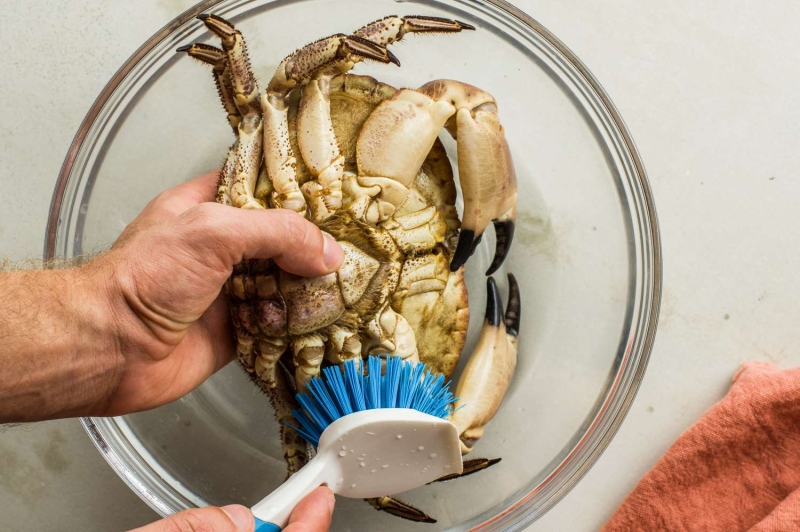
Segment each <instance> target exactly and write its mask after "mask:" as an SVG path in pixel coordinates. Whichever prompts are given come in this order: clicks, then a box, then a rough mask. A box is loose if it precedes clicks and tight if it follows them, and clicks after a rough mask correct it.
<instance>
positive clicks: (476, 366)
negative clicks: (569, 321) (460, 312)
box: [450, 274, 520, 454]
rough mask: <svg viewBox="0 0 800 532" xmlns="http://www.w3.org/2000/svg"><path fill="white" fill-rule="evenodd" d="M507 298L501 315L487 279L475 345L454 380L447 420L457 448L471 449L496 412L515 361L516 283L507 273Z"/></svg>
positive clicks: (499, 302)
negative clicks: (458, 444) (454, 400)
mask: <svg viewBox="0 0 800 532" xmlns="http://www.w3.org/2000/svg"><path fill="white" fill-rule="evenodd" d="M508 284H509V298H508V306H507V307H506V311H505V315H503V313H502V308H503V301H502V299H501V298H500V294H499V293H498V291H497V284H496V283H495V281H494V279H493V278H492V277H489V278H488V279H487V289H488V292H489V297H488V299H487V302H486V320H485V321H484V323H483V329H482V330H481V336H480V338H479V339H478V345H477V346H476V347H475V351H474V352H473V353H472V356H470V359H469V361H468V362H467V366H466V368H465V369H464V373H463V374H462V375H461V378H460V379H459V381H458V387H457V388H456V394H455V395H456V397H458V398H459V400H458V402H457V403H456V404H455V411H454V413H453V415H452V416H451V418H450V421H452V422H453V424H454V425H455V426H456V427H457V428H458V433H459V436H460V438H461V452H462V453H463V454H467V453H469V452H470V451H471V450H472V447H473V446H474V445H475V442H477V441H478V440H479V439H480V438H481V436H483V429H484V427H485V426H486V424H487V423H488V422H489V421H490V420H491V419H492V418H493V417H494V415H495V414H496V413H497V409H498V408H499V407H500V403H501V402H502V401H503V398H504V397H505V394H506V392H507V391H508V387H509V385H510V384H511V377H512V376H513V375H514V369H515V367H516V365H517V336H518V335H519V323H520V295H519V286H518V285H517V281H516V279H515V278H514V276H513V275H511V274H508Z"/></svg>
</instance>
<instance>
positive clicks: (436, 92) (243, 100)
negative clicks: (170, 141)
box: [178, 15, 520, 522]
mask: <svg viewBox="0 0 800 532" xmlns="http://www.w3.org/2000/svg"><path fill="white" fill-rule="evenodd" d="M199 18H200V19H201V20H202V21H203V22H204V23H205V25H206V26H207V27H208V29H209V30H211V32H212V33H214V34H215V35H216V36H217V37H218V38H219V41H220V43H221V48H217V47H214V46H210V45H207V44H199V43H195V44H192V45H187V46H183V47H181V48H179V49H178V51H181V52H188V54H189V55H190V56H192V57H194V58H196V59H199V60H201V61H203V62H204V63H207V64H209V65H211V66H212V67H213V73H214V79H215V81H216V84H217V89H218V91H219V95H220V99H221V101H222V104H223V106H224V108H225V110H226V112H227V115H228V122H229V124H230V125H231V128H232V129H233V132H234V134H235V136H236V140H235V142H234V144H233V146H231V148H230V149H229V151H228V156H227V159H226V161H225V163H224V165H223V168H222V171H221V174H220V182H219V190H218V194H217V201H218V202H220V203H223V204H226V205H231V206H232V207H237V208H244V209H264V208H282V209H290V210H293V211H295V212H297V213H298V214H299V215H301V216H304V217H307V218H308V219H309V220H311V221H312V222H314V223H315V224H317V225H318V226H319V227H320V228H321V229H322V230H323V231H325V232H327V233H328V234H330V235H331V236H333V237H334V238H335V239H336V240H337V241H338V242H339V243H340V245H341V246H342V248H343V249H344V252H345V262H344V264H343V265H342V267H341V268H340V269H339V271H338V272H336V273H333V274H330V275H327V276H323V277H316V278H302V277H298V276H295V275H292V274H289V273H287V272H285V271H282V270H280V269H279V268H278V267H277V266H276V265H275V264H274V262H272V261H270V260H246V261H243V262H242V263H241V264H239V265H237V266H236V267H235V268H234V272H233V275H232V276H231V278H230V280H229V281H228V284H227V287H226V288H227V292H228V295H229V299H230V307H231V315H232V318H233V323H234V329H235V331H234V332H235V336H236V340H237V349H238V354H239V360H240V361H241V363H242V365H243V366H244V368H245V369H246V370H247V371H248V372H249V373H250V375H251V376H252V377H253V379H254V380H255V382H256V383H258V384H259V386H260V387H261V388H262V389H263V390H264V391H265V392H266V393H267V395H268V396H269V398H270V401H271V403H272V406H273V408H274V409H275V413H276V418H277V420H278V421H279V422H281V427H282V429H281V431H282V432H281V437H282V444H283V448H284V452H285V458H286V462H287V466H288V470H289V474H292V473H294V472H295V471H297V470H298V469H299V468H300V467H302V466H303V465H304V464H305V463H306V462H307V461H308V458H309V453H310V452H312V450H311V449H309V446H308V444H307V443H306V442H305V441H304V440H303V439H302V438H301V437H300V436H299V435H298V434H297V432H296V431H294V430H293V429H292V428H291V427H288V426H287V425H296V424H297V423H296V421H295V420H294V419H293V418H292V414H291V412H292V410H294V409H295V408H298V405H297V403H296V400H295V398H294V395H295V393H296V392H297V391H303V390H304V388H305V385H306V383H307V382H308V380H309V379H310V378H312V377H315V376H317V375H319V373H320V369H321V368H323V367H325V366H328V365H334V364H340V363H342V362H344V361H345V360H349V359H355V360H357V361H360V360H361V359H362V358H363V357H366V356H368V355H379V356H382V357H389V356H399V357H402V358H403V359H404V360H407V361H411V362H415V363H416V362H422V363H424V364H427V365H428V366H429V367H431V368H432V369H433V370H435V371H437V372H440V373H443V374H444V375H445V376H448V377H449V376H450V374H451V373H452V372H453V370H454V368H455V366H456V364H457V362H458V359H459V356H460V354H461V350H462V348H463V347H464V342H465V339H466V332H467V324H468V322H469V311H468V304H467V290H466V286H465V284H464V264H465V263H466V262H467V259H468V258H469V257H470V255H471V254H472V253H473V252H474V250H475V247H476V246H477V244H478V242H479V241H480V239H481V236H482V235H483V232H484V230H485V229H486V227H487V226H488V224H489V222H493V223H494V226H495V234H496V237H497V238H496V240H497V249H496V253H495V258H494V261H493V262H492V265H491V266H490V268H489V271H488V272H487V275H490V274H492V273H494V271H496V270H497V269H498V268H499V267H500V265H501V264H502V262H503V260H504V258H505V256H506V254H507V252H508V250H509V248H510V245H511V239H512V237H513V232H514V217H515V213H516V199H517V184H516V176H515V173H514V168H513V163H512V161H511V155H510V153H509V149H508V145H507V143H506V140H505V137H504V132H503V127H502V126H501V125H500V122H499V119H498V114H497V104H496V102H495V100H494V98H493V97H492V96H491V95H490V94H489V93H487V92H485V91H483V90H481V89H479V88H477V87H473V86H471V85H467V84H465V83H462V82H458V81H452V80H436V81H432V82H430V83H427V84H425V85H423V86H422V87H420V88H419V89H416V90H412V89H401V90H398V89H395V88H393V87H391V86H389V85H386V84H384V83H380V82H378V81H376V80H375V79H373V78H371V77H366V76H357V75H352V74H348V72H349V71H350V70H351V69H352V68H353V67H354V66H355V64H356V63H358V62H360V61H363V60H371V61H378V62H382V63H395V64H396V65H398V66H399V64H400V63H399V61H398V60H397V58H396V57H395V56H394V55H393V54H392V53H391V52H390V51H389V50H388V49H387V46H388V45H390V44H392V43H393V42H396V41H398V40H400V39H401V38H403V36H404V35H405V34H407V33H412V32H433V33H455V32H460V31H463V30H473V29H474V28H473V27H472V26H470V25H468V24H465V23H463V22H458V21H454V20H448V19H441V18H434V17H422V16H409V17H396V16H390V17H386V18H384V19H382V20H379V21H376V22H373V23H371V24H368V25H366V26H364V27H363V28H361V29H359V30H357V31H356V32H355V33H354V34H352V35H344V34H337V35H333V36H331V37H327V38H324V39H320V40H318V41H316V42H314V43H311V44H309V45H308V46H306V47H304V48H301V49H300V50H297V51H296V52H294V53H293V54H291V55H289V56H288V57H287V58H286V59H284V61H283V62H282V63H281V64H280V66H279V67H278V69H277V72H276V73H275V75H274V76H273V78H272V80H271V81H270V83H269V85H268V87H267V89H266V91H265V92H264V93H261V92H260V91H259V88H258V86H257V83H256V80H255V77H254V76H253V74H252V72H251V69H250V63H249V58H248V54H247V48H246V45H245V41H244V39H243V37H242V35H241V33H240V32H239V31H238V30H236V28H235V27H234V26H233V25H232V24H231V23H230V22H228V21H226V20H224V19H222V18H220V17H217V16H214V15H201V16H200V17H199ZM443 128H444V129H446V130H447V131H448V132H450V134H451V135H452V136H453V137H454V138H456V139H457V147H458V163H459V180H460V183H461V188H462V192H463V199H464V212H463V215H462V219H461V220H459V217H458V214H457V212H456V208H455V200H456V188H455V183H454V181H453V171H452V168H451V165H450V161H449V159H448V157H447V154H446V152H445V150H444V147H443V145H442V143H441V142H440V141H439V139H438V138H437V137H438V135H439V133H440V131H441V130H442V129H443ZM487 286H488V291H489V297H488V303H487V309H486V319H485V321H484V324H483V328H482V331H481V336H480V338H479V341H478V344H477V346H476V348H475V350H474V352H473V353H472V355H471V356H470V359H469V360H468V362H467V365H466V367H465V369H464V372H463V374H462V376H461V379H460V381H459V383H458V387H457V389H456V393H455V395H456V396H457V397H459V398H460V399H459V401H458V402H457V403H456V405H455V407H454V413H453V414H452V415H451V418H450V420H451V421H452V422H453V423H454V424H455V425H456V427H457V428H458V430H459V434H460V437H461V442H462V452H463V453H464V454H466V453H468V452H470V451H471V450H472V447H473V446H474V445H475V443H476V441H477V440H478V439H479V438H480V437H481V435H482V434H483V430H484V426H485V425H486V423H488V422H489V420H491V418H492V417H493V416H494V414H495V413H496V412H497V409H498V407H499V406H500V403H501V401H502V399H503V397H504V395H505V393H506V391H507V390H508V386H509V384H510V381H511V377H512V375H513V372H514V368H515V366H516V353H517V334H518V330H519V317H520V297H519V289H518V287H517V283H516V281H515V280H514V277H513V276H512V275H510V274H509V287H510V296H509V303H508V307H507V308H506V310H505V312H503V310H502V301H501V298H500V296H499V293H498V290H497V286H496V284H495V282H494V280H493V279H492V278H491V277H489V278H488V280H487ZM497 461H499V459H495V460H486V459H474V460H468V461H466V462H465V467H464V475H466V474H470V473H474V472H476V471H479V470H481V469H485V468H486V467H489V466H491V465H493V464H494V463H496V462H497ZM462 476H463V475H462ZM449 479H450V477H448V478H447V479H442V480H449ZM369 502H370V504H372V505H373V506H374V507H375V508H378V509H381V510H385V511H387V512H389V513H392V514H394V515H398V516H400V517H404V518H407V519H412V520H414V521H423V522H433V521H434V520H433V519H431V518H430V517H429V516H428V515H427V514H425V513H424V512H422V511H420V510H417V509H416V508H413V507H411V506H409V505H407V504H405V503H402V502H400V501H398V500H396V499H394V498H392V497H378V498H375V499H370V500H369Z"/></svg>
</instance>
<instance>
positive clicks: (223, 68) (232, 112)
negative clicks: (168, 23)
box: [175, 43, 242, 135]
mask: <svg viewBox="0 0 800 532" xmlns="http://www.w3.org/2000/svg"><path fill="white" fill-rule="evenodd" d="M175 51H176V52H186V53H187V54H188V55H189V57H192V58H194V59H197V60H198V61H200V62H202V63H205V64H207V65H211V67H212V73H213V74H214V83H215V84H216V85H217V93H218V94H219V99H220V101H221V102H222V107H223V108H224V109H225V112H226V113H227V114H228V123H229V124H230V125H231V128H233V134H234V135H236V134H237V133H238V127H239V122H241V121H242V115H241V113H240V112H239V108H238V107H236V102H235V100H234V92H233V85H232V84H231V75H230V71H229V70H228V55H227V54H226V53H225V51H224V50H220V49H219V48H216V47H214V46H209V45H208V44H203V43H193V44H187V45H186V46H181V47H180V48H178V49H177V50H175Z"/></svg>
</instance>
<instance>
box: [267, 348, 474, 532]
mask: <svg viewBox="0 0 800 532" xmlns="http://www.w3.org/2000/svg"><path fill="white" fill-rule="evenodd" d="M384 364H385V370H384ZM366 369H367V372H366V375H365V374H364V372H363V371H362V369H361V361H360V360H358V361H356V360H348V361H347V362H345V363H344V364H342V367H339V366H331V367H329V368H326V369H324V370H323V371H322V376H321V377H315V378H313V379H311V380H309V381H308V383H307V385H306V387H307V393H300V394H298V395H297V400H298V402H299V403H300V405H301V407H302V408H299V409H296V410H294V411H293V412H292V416H293V417H294V418H295V420H297V423H298V424H299V425H300V426H292V427H293V428H294V429H295V430H297V431H298V433H300V435H302V436H303V438H304V439H306V441H308V442H309V443H311V444H312V445H314V446H315V447H316V448H317V454H316V455H315V456H314V458H313V459H312V460H310V461H309V462H308V464H306V465H305V466H304V467H303V468H302V469H300V471H298V472H297V473H295V474H294V475H293V476H292V477H290V478H289V480H287V481H286V482H284V483H283V484H282V485H281V486H280V487H279V488H278V489H276V490H275V491H273V492H272V493H271V494H270V495H268V496H267V497H266V498H265V499H264V500H262V501H261V502H259V503H258V504H256V505H255V506H253V514H254V515H255V517H256V531H257V532H267V531H269V532H272V531H279V530H281V529H282V528H283V527H285V526H286V524H287V523H288V521H289V515H290V514H291V512H292V510H293V509H294V507H295V505H296V504H297V503H298V502H300V500H302V499H303V497H305V496H306V495H307V494H309V493H310V492H311V491H312V490H314V489H315V488H317V487H318V486H323V485H326V486H328V487H329V488H330V489H331V490H333V492H334V493H336V494H338V495H343V496H345V497H352V498H371V497H380V496H384V495H394V494H396V493H400V492H403V491H408V490H410V489H413V488H416V487H419V486H423V485H425V484H428V483H429V482H432V481H434V480H436V479H439V478H442V477H444V476H447V475H452V474H460V473H461V472H462V471H463V464H462V461H461V452H460V445H459V440H458V430H457V429H456V427H455V425H453V424H452V423H450V422H449V421H447V420H446V418H447V417H448V416H450V414H451V413H452V405H453V403H455V401H456V400H457V398H455V397H453V394H452V393H451V392H450V390H449V387H448V385H449V383H448V382H445V379H444V376H443V375H441V374H435V373H433V372H432V371H431V370H430V369H429V368H427V367H426V366H425V365H424V364H422V363H411V362H404V361H403V360H401V359H400V357H388V358H387V359H385V360H384V359H382V358H380V357H374V356H371V357H368V358H367V360H366ZM367 464H370V466H374V467H366V465H367ZM376 464H377V465H376ZM378 465H379V466H380V467H378Z"/></svg>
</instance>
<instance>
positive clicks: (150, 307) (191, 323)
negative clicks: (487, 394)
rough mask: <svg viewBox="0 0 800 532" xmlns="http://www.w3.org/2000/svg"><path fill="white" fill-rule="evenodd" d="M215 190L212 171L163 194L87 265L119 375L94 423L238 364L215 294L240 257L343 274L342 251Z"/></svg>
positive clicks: (305, 227) (302, 271) (305, 228)
mask: <svg viewBox="0 0 800 532" xmlns="http://www.w3.org/2000/svg"><path fill="white" fill-rule="evenodd" d="M216 182H217V173H216V172H214V173H210V174H206V175H204V176H201V177H199V178H197V179H195V180H193V181H190V182H188V183H185V184H183V185H180V186H178V187H175V188H173V189H170V190H167V191H166V192H164V193H162V194H161V195H159V196H158V197H157V198H155V199H154V200H153V201H151V202H150V203H149V204H148V205H147V206H146V207H145V209H144V210H143V211H142V213H141V214H140V215H139V216H138V217H137V218H136V219H135V220H134V221H133V222H132V223H131V224H130V225H129V226H128V227H127V228H126V229H125V231H124V232H123V233H122V235H121V236H120V237H119V239H118V240H117V242H116V243H115V244H114V245H113V247H112V248H111V250H110V251H109V252H108V253H106V254H104V255H102V256H101V257H99V258H98V259H96V260H95V261H92V263H94V264H93V265H92V264H90V267H92V266H93V267H100V268H102V269H105V271H106V272H107V273H108V277H107V282H105V283H104V284H105V286H104V294H105V298H106V299H107V300H108V301H109V302H110V308H109V312H110V313H111V315H112V316H113V318H114V320H115V322H116V329H117V330H118V331H120V332H121V334H120V335H119V338H118V339H117V346H118V351H119V354H118V357H119V359H120V364H121V366H122V367H121V370H120V372H119V374H118V376H117V377H118V378H117V382H115V383H114V385H113V390H112V391H111V393H110V394H109V395H108V398H107V400H106V401H104V402H103V403H101V404H98V405H97V406H96V408H94V409H93V412H92V415H117V414H123V413H129V412H134V411H138V410H144V409H148V408H152V407H155V406H159V405H162V404H165V403H168V402H170V401H172V400H175V399H177V398H179V397H181V396H183V395H185V394H186V393H188V392H189V391H191V390H192V389H194V388H195V387H197V386H198V385H199V384H200V383H202V382H203V381H204V380H205V379H206V378H208V377H209V376H210V375H211V374H212V373H214V372H215V371H217V370H218V369H220V368H221V367H222V366H224V365H225V364H227V363H228V362H230V361H231V360H232V359H233V358H234V355H235V350H234V345H233V340H232V335H231V332H230V322H229V316H228V308H227V303H226V300H225V296H224V294H222V293H221V289H222V287H223V285H224V283H225V281H226V280H227V279H228V277H229V276H230V274H231V271H232V268H233V266H234V265H235V264H237V263H238V262H240V261H241V260H242V259H243V258H274V259H275V261H276V262H277V264H278V265H279V266H281V268H283V269H285V270H287V271H290V272H292V273H295V274H298V275H304V276H316V275H324V274H327V273H330V272H332V271H335V270H336V269H338V268H339V266H340V265H341V263H342V260H343V253H342V250H341V248H340V247H339V245H338V244H336V242H335V241H334V240H333V239H332V238H330V237H329V236H327V235H323V233H322V232H321V231H320V230H319V229H318V228H317V227H316V226H315V225H314V224H312V223H310V222H308V221H306V220H305V219H303V218H302V217H300V216H298V215H297V214H296V213H294V212H292V211H288V210H279V209H270V210H263V211H247V210H242V209H234V208H231V207H226V206H223V205H219V204H216V203H211V202H210V201H211V200H212V199H213V197H214V193H215V192H216ZM123 331H124V332H123Z"/></svg>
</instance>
